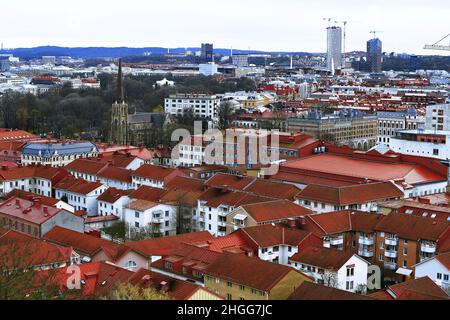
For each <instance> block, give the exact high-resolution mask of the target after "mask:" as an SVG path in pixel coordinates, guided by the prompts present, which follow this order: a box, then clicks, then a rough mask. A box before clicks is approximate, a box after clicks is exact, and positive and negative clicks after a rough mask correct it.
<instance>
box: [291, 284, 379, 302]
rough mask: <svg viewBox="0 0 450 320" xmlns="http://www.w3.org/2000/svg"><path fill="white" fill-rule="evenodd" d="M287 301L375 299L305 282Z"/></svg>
mask: <svg viewBox="0 0 450 320" xmlns="http://www.w3.org/2000/svg"><path fill="white" fill-rule="evenodd" d="M287 300H327V301H328V300H374V298H371V297H368V296H364V295H361V294H356V293H352V292H348V291H344V290H339V289H335V288H332V287H327V286H324V285H322V284H317V283H313V282H309V281H305V282H303V283H302V284H301V285H300V286H299V287H298V288H297V289H295V291H294V292H293V293H292V294H291V295H290V296H289V298H288V299H287Z"/></svg>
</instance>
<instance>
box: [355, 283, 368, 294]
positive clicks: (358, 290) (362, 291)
mask: <svg viewBox="0 0 450 320" xmlns="http://www.w3.org/2000/svg"><path fill="white" fill-rule="evenodd" d="M355 293H359V294H366V293H367V286H366V285H364V284H359V285H358V286H357V287H356V289H355Z"/></svg>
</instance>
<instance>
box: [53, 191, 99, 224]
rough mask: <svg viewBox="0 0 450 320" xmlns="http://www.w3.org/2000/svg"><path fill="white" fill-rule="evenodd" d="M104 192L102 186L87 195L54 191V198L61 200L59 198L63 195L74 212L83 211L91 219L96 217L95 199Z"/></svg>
mask: <svg viewBox="0 0 450 320" xmlns="http://www.w3.org/2000/svg"><path fill="white" fill-rule="evenodd" d="M105 190H106V187H105V186H103V185H102V186H100V187H98V188H97V189H95V190H93V191H91V192H89V193H88V194H80V193H75V192H70V191H67V190H63V189H56V198H58V199H61V197H63V196H64V195H65V196H66V197H67V201H68V203H69V205H71V206H73V207H74V208H75V210H84V211H86V212H87V214H88V216H90V217H93V216H97V215H98V201H97V197H98V196H99V195H101V194H102V193H103V192H105Z"/></svg>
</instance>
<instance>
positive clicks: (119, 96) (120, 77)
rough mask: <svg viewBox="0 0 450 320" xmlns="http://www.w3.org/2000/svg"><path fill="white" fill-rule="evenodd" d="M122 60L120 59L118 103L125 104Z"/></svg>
mask: <svg viewBox="0 0 450 320" xmlns="http://www.w3.org/2000/svg"><path fill="white" fill-rule="evenodd" d="M122 82H123V76H122V59H119V73H118V74H117V103H124V102H125V100H124V97H123V83H122Z"/></svg>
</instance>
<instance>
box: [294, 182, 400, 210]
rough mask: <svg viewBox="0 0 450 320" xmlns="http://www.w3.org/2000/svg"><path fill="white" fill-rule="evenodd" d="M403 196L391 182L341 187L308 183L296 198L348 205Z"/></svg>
mask: <svg viewBox="0 0 450 320" xmlns="http://www.w3.org/2000/svg"><path fill="white" fill-rule="evenodd" d="M403 196H404V194H403V192H402V191H401V190H400V189H399V188H397V187H396V186H395V185H394V184H393V183H391V182H377V183H367V184H358V185H352V186H341V187H330V186H325V185H315V184H310V185H308V186H306V188H305V189H303V190H302V192H301V193H300V194H299V195H298V196H297V198H299V199H307V200H312V201H320V202H324V203H332V204H338V205H350V204H363V203H367V202H371V201H377V200H385V199H392V198H400V197H403Z"/></svg>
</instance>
